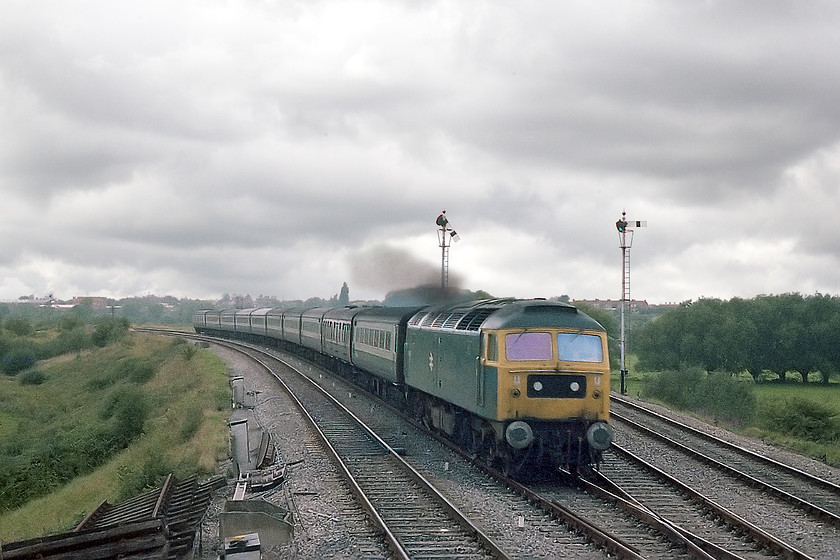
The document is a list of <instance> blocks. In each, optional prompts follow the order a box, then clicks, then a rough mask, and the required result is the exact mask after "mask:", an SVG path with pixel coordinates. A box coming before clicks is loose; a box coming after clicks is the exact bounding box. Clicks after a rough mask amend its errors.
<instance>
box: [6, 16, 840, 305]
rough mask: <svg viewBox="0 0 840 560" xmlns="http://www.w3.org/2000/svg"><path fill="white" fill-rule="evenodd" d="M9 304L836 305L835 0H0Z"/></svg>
mask: <svg viewBox="0 0 840 560" xmlns="http://www.w3.org/2000/svg"><path fill="white" fill-rule="evenodd" d="M2 4H3V7H4V9H3V18H2V20H0V239H2V241H1V242H0V299H4V300H8V299H17V298H18V297H19V296H22V295H29V294H34V295H35V296H43V295H46V294H48V293H54V294H55V296H56V297H59V298H63V299H69V298H71V297H73V296H77V295H103V296H108V297H115V298H119V297H126V296H133V295H145V294H156V295H174V296H177V297H191V298H216V297H219V296H221V295H222V294H223V293H236V294H251V295H252V296H257V295H272V296H276V297H279V298H281V299H297V298H300V299H306V298H309V297H312V296H319V297H330V296H332V295H334V294H336V293H338V291H339V289H340V287H341V285H342V283H343V282H347V283H348V285H349V286H350V296H351V298H352V299H372V298H375V299H381V298H382V297H384V295H385V293H386V292H388V291H389V290H391V289H396V288H405V287H408V286H413V285H417V284H422V283H432V284H434V283H439V281H440V264H441V250H440V247H439V246H438V239H437V233H436V227H437V226H436V225H435V218H436V217H437V216H438V214H440V212H441V210H443V209H446V210H447V216H448V217H449V218H450V223H451V225H452V226H453V227H454V228H455V229H456V231H457V232H458V234H459V235H460V237H461V241H460V242H459V243H456V244H454V245H453V246H452V248H451V251H450V261H449V267H450V274H451V278H452V282H453V283H455V282H457V283H459V284H460V285H461V286H463V287H465V288H469V289H473V290H478V289H482V290H486V291H488V292H490V293H491V294H494V295H497V296H519V297H551V296H557V295H561V294H568V295H569V296H571V297H572V298H574V299H587V298H610V299H618V298H619V297H620V295H621V250H620V249H619V243H618V235H617V232H616V229H615V221H616V220H617V219H618V218H619V217H620V216H621V213H622V211H626V212H627V217H628V218H631V219H639V220H647V222H648V226H647V227H646V228H638V229H637V230H636V232H635V239H634V242H633V248H632V249H631V252H630V253H631V271H632V274H631V283H632V297H634V298H638V299H646V300H648V301H649V302H652V303H660V302H675V301H683V300H687V299H697V298H699V297H720V298H724V299H729V298H731V297H735V296H738V297H753V296H755V295H758V294H762V293H766V294H770V293H784V292H800V293H802V294H813V293H815V292H821V293H831V294H840V230H838V224H837V220H838V217H840V57H838V55H837V53H838V52H840V33H838V32H837V29H838V28H840V4H838V3H836V2H829V1H825V2H819V1H814V2H775V1H767V2H739V1H729V0H727V1H720V2H717V1H711V0H710V1H705V2H704V1H697V2H681V1H676V0H675V1H670V2H668V1H647V2H645V1H620V0H619V1H611V2H589V1H580V2H573V1H569V2H545V1H527V0H526V1H518V2H484V1H471V0H451V1H433V0H428V1H422V0H406V1H404V2H399V1H396V0H382V1H353V0H342V1H337V0H336V1H332V0H314V1H313V0H305V1H283V0H277V1H272V0H226V1H215V0H193V1H180V0H166V1H157V0H148V1H144V2H135V1H132V2H128V1H114V0H77V1H70V2H68V1H66V0H53V1H50V0H43V1H37V2H32V1H28V0H2Z"/></svg>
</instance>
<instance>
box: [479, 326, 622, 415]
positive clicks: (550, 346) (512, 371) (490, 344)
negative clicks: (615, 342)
mask: <svg viewBox="0 0 840 560" xmlns="http://www.w3.org/2000/svg"><path fill="white" fill-rule="evenodd" d="M482 346H483V349H484V350H483V356H482V364H483V365H485V366H487V367H488V368H492V369H495V370H497V372H498V374H497V383H498V384H497V388H498V391H497V397H498V413H497V417H496V420H498V421H505V420H514V419H534V420H545V421H553V420H554V421H562V420H566V419H581V420H585V421H588V422H592V421H596V420H602V421H608V420H609V394H610V365H609V354H608V351H607V339H606V334H605V333H604V332H603V331H597V330H570V329H561V328H550V329H546V328H534V329H527V328H526V329H510V330H507V329H505V330H493V331H485V332H484V339H483V345H482Z"/></svg>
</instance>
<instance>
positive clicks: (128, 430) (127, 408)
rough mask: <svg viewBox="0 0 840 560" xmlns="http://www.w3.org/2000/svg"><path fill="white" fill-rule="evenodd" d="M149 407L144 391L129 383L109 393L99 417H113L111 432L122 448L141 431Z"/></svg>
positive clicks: (116, 442) (106, 418)
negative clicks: (109, 395) (109, 396)
mask: <svg viewBox="0 0 840 560" xmlns="http://www.w3.org/2000/svg"><path fill="white" fill-rule="evenodd" d="M149 408H150V407H149V402H148V398H147V397H146V395H145V393H143V391H141V390H140V389H138V388H137V387H136V386H131V385H130V386H127V387H122V388H120V389H118V390H117V391H115V392H114V394H112V395H111V398H110V399H108V402H107V403H106V404H105V406H104V407H103V409H102V410H101V411H100V412H99V417H100V418H102V419H103V420H108V419H113V427H112V430H111V433H112V435H113V439H114V441H115V444H116V446H117V447H120V448H122V447H125V446H127V445H128V444H129V443H131V441H132V440H134V438H136V437H137V436H139V435H140V434H142V433H143V428H144V425H145V423H146V418H147V417H148V415H149Z"/></svg>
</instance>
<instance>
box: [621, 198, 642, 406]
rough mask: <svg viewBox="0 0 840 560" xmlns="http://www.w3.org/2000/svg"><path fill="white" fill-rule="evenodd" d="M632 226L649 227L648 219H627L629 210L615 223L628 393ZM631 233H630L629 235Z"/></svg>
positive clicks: (623, 380)
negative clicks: (627, 314)
mask: <svg viewBox="0 0 840 560" xmlns="http://www.w3.org/2000/svg"><path fill="white" fill-rule="evenodd" d="M632 227H647V221H646V220H629V221H628V220H627V212H622V213H621V218H619V219H618V221H617V222H616V223H615V228H616V229H617V230H618V246H619V247H620V248H621V340H620V343H621V394H622V395H626V394H627V366H626V364H625V345H626V341H627V334H626V331H625V328H624V309H625V307H627V305H629V303H630V247H632V246H633V229H632ZM628 234H629V235H628Z"/></svg>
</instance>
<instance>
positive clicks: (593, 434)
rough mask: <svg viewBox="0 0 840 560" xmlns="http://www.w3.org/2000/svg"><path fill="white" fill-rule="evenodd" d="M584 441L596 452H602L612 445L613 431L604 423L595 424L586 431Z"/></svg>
mask: <svg viewBox="0 0 840 560" xmlns="http://www.w3.org/2000/svg"><path fill="white" fill-rule="evenodd" d="M586 441H588V442H589V447H591V448H592V449H595V450H597V451H604V450H606V449H607V448H609V446H610V445H611V444H612V441H613V430H612V427H611V426H610V425H609V424H607V423H606V422H595V423H594V424H592V425H591V426H589V429H588V430H586Z"/></svg>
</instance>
